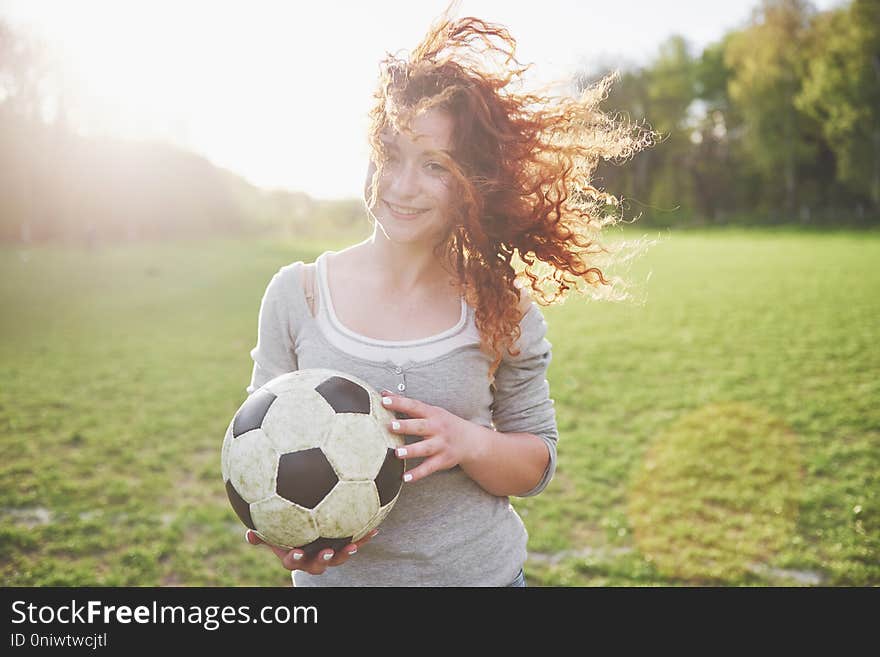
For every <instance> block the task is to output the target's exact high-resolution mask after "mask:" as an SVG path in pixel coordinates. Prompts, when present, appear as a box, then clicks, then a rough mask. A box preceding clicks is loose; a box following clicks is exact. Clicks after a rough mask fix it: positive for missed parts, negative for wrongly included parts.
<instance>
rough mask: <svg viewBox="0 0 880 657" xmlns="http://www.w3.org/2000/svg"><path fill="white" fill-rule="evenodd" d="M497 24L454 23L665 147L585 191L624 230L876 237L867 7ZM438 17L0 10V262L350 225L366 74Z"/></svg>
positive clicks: (873, 57) (479, 10)
mask: <svg viewBox="0 0 880 657" xmlns="http://www.w3.org/2000/svg"><path fill="white" fill-rule="evenodd" d="M509 4H511V3H503V2H478V1H474V2H463V3H462V4H461V7H460V15H465V14H472V15H477V16H487V17H491V20H495V21H497V22H501V23H503V24H505V25H507V26H508V27H509V28H510V30H511V32H512V33H513V35H514V37H515V38H517V39H518V41H519V43H520V47H519V50H518V56H519V58H520V60H521V61H523V62H524V63H530V62H532V63H534V67H533V68H532V69H531V70H530V72H529V77H528V82H530V83H535V84H538V83H542V84H543V83H547V84H549V83H552V82H558V83H559V84H558V87H557V91H560V92H564V91H566V90H568V91H569V92H572V91H574V90H576V88H578V87H579V86H583V85H585V84H589V83H590V82H595V81H597V80H598V79H600V78H601V77H602V76H603V75H604V74H607V73H609V72H611V71H618V72H619V73H620V80H619V81H618V82H617V84H615V85H614V88H613V91H612V94H611V96H610V98H609V99H608V101H607V103H606V109H608V110H612V111H619V112H623V113H625V114H627V115H629V116H630V117H632V118H633V120H637V121H641V120H645V121H647V122H649V123H650V124H651V125H652V126H653V127H654V128H655V129H656V130H658V131H660V132H661V133H663V134H664V135H665V136H666V139H665V141H664V142H663V143H662V144H661V146H660V147H658V148H654V149H652V150H651V151H650V152H646V153H644V154H643V155H642V156H641V157H639V158H638V159H637V160H636V161H635V162H634V163H633V165H632V166H626V167H603V169H602V170H601V171H600V172H598V174H597V182H598V183H599V184H602V185H604V186H605V187H606V188H607V189H608V190H613V191H614V192H615V193H617V194H620V195H621V196H623V197H625V198H626V199H627V200H628V203H629V208H630V209H631V211H632V213H633V214H640V215H641V216H642V219H641V221H642V225H646V226H664V227H666V226H675V227H679V228H681V227H685V226H699V225H720V224H732V223H736V224H783V223H785V224H789V223H795V224H799V225H806V226H834V225H840V224H847V225H862V226H869V225H876V223H877V221H878V216H880V211H878V207H880V117H878V113H880V97H878V88H880V87H878V79H880V77H878V76H880V63H878V61H877V43H878V38H880V37H878V34H877V31H878V29H880V28H878V27H877V24H878V20H877V17H878V15H877V8H876V4H877V3H876V2H874V1H872V0H867V1H863V2H852V3H843V2H836V3H833V2H831V1H830V0H823V1H822V2H819V3H811V2H806V1H804V2H800V1H798V2H795V1H790V2H769V3H764V4H755V3H752V2H749V1H740V2H727V3H703V4H700V3H696V2H684V1H679V2H670V3H664V10H663V12H661V13H660V14H655V13H654V12H653V11H652V12H648V11H647V10H646V5H644V4H643V3H639V2H632V1H631V0H630V1H623V2H619V3H615V7H614V8H613V10H612V9H610V8H608V7H607V6H606V5H604V4H603V3H598V2H550V3H549V4H548V5H547V7H546V11H542V12H540V13H533V12H531V11H530V10H528V9H523V8H511V7H509V6H508V5H509ZM319 5H320V6H319ZM438 7H440V8H441V10H442V8H443V5H442V4H441V3H436V2H435V3H419V5H418V6H417V7H415V8H414V7H412V6H408V7H407V8H406V10H404V5H403V4H402V3H394V2H383V3H379V4H377V5H370V7H369V9H368V8H367V7H365V6H363V5H361V4H359V3H354V2H352V3H344V2H343V3H327V4H324V3H315V4H310V3H255V4H247V6H246V7H245V5H239V4H237V3H222V4H221V5H217V4H216V3H214V4H208V3H198V2H194V3H186V5H185V6H181V5H180V4H179V3H162V2H158V3H149V4H144V3H136V2H128V3H113V2H78V3H62V2H46V1H42V2H41V1H39V0H37V1H21V2H15V1H12V0H4V1H3V2H0V48H2V50H0V144H2V148H0V157H2V158H3V160H2V162H0V172H2V174H0V203H2V206H0V221H2V224H0V231H2V232H0V239H3V240H4V241H7V242H8V241H16V240H17V241H22V242H29V241H35V242H44V241H47V240H48V241H55V240H67V241H70V240H82V239H86V238H88V239H94V240H119V239H138V238H141V237H143V238H173V237H177V236H182V235H190V236H194V235H199V234H202V233H204V232H205V231H210V232H211V233H212V234H217V233H225V234H229V235H236V234H241V233H253V232H259V231H267V230H279V229H280V230H286V231H293V232H297V233H299V232H300V231H301V230H304V229H309V230H313V229H319V228H320V229H327V230H336V229H338V228H339V227H340V226H344V225H347V224H352V223H360V222H362V221H363V213H362V211H361V210H360V208H359V205H358V201H357V198H358V194H359V190H360V189H361V186H362V184H363V176H364V171H365V162H366V159H367V154H368V150H367V145H366V137H365V134H366V126H367V123H366V114H367V112H368V110H369V107H370V102H371V93H372V89H373V87H372V85H373V84H374V83H375V77H376V72H377V71H378V61H379V60H380V59H381V57H382V56H383V55H384V53H385V52H386V51H392V52H393V51H396V50H398V49H406V48H411V47H413V46H414V45H415V43H416V42H417V40H418V38H419V35H420V34H421V33H422V32H423V28H424V26H426V25H428V24H429V22H430V21H431V20H432V19H433V18H434V17H435V16H436V15H437V14H438V13H439V12H438V11H437V8H438ZM566 85H567V86H566Z"/></svg>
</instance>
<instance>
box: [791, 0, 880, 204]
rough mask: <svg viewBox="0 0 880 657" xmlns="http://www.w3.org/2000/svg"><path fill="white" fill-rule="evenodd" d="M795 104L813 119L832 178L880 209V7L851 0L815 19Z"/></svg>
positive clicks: (870, 1)
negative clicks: (829, 155) (828, 154)
mask: <svg viewBox="0 0 880 657" xmlns="http://www.w3.org/2000/svg"><path fill="white" fill-rule="evenodd" d="M809 52H810V57H809V63H808V65H807V69H806V74H805V77H804V83H803V87H802V89H801V91H800V93H799V94H798V95H797V97H796V98H795V104H796V106H797V107H798V108H799V109H800V110H802V111H803V112H804V113H806V114H807V115H809V116H810V117H812V118H813V119H815V120H816V122H817V123H818V125H819V126H820V130H821V132H822V135H823V136H824V137H825V139H826V141H827V143H828V144H829V147H830V148H831V150H832V151H833V153H834V155H835V157H836V164H837V170H836V178H837V180H839V181H840V182H842V183H843V184H845V185H846V186H847V187H849V188H850V190H851V191H852V192H854V193H856V194H858V195H860V196H862V197H863V198H865V199H870V202H871V203H872V204H873V207H874V209H875V210H876V209H878V208H880V3H878V2H877V0H854V1H853V2H852V3H851V4H850V5H849V7H846V8H841V9H838V10H836V11H833V12H827V13H825V14H821V15H819V16H818V17H817V20H816V22H815V25H814V35H813V38H812V39H811V41H810V48H809Z"/></svg>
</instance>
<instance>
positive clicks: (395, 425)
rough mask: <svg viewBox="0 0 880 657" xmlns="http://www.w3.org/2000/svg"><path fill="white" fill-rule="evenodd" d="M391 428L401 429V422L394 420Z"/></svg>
mask: <svg viewBox="0 0 880 657" xmlns="http://www.w3.org/2000/svg"><path fill="white" fill-rule="evenodd" d="M391 428H392V429H394V430H395V431H397V430H398V429H400V422H392V423H391Z"/></svg>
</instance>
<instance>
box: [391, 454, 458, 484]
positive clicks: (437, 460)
mask: <svg viewBox="0 0 880 657" xmlns="http://www.w3.org/2000/svg"><path fill="white" fill-rule="evenodd" d="M449 467H450V466H449V465H447V464H446V461H445V460H444V459H443V458H441V457H440V456H439V455H438V456H433V457H431V458H428V459H425V460H424V461H422V462H421V463H419V465H417V466H416V467H415V468H413V469H412V470H407V471H406V472H404V473H403V481H404V483H408V484H412V483H414V482H416V481H418V480H419V479H424V478H425V477H427V476H428V475H429V474H431V473H433V472H437V471H438V470H446V469H447V468H449Z"/></svg>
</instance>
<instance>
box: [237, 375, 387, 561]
mask: <svg viewBox="0 0 880 657" xmlns="http://www.w3.org/2000/svg"><path fill="white" fill-rule="evenodd" d="M393 419H394V414H393V413H392V412H391V411H389V410H388V409H386V408H384V407H383V406H382V403H381V397H380V395H379V393H378V392H376V391H375V390H374V389H373V388H372V387H370V385H369V384H367V383H365V382H364V381H363V380H361V379H359V378H357V377H354V376H351V375H349V374H343V373H341V372H337V371H334V370H328V369H303V370H298V371H296V372H290V373H288V374H282V375H281V376H279V377H276V378H274V379H272V380H271V381H269V382H268V383H266V384H265V385H264V386H262V387H261V388H259V389H257V390H255V391H254V393H253V394H252V395H251V396H250V397H248V398H247V400H245V402H244V403H243V404H242V405H241V407H240V408H239V409H238V411H237V412H236V413H235V415H234V416H233V418H232V421H231V422H230V423H229V428H228V429H227V430H226V436H225V438H224V439H223V448H222V451H221V454H220V463H221V470H222V474H223V481H224V483H225V484H226V494H227V495H228V497H229V501H230V502H231V503H232V508H233V509H234V510H235V512H236V514H238V517H239V518H240V519H241V521H242V522H243V523H244V524H245V525H246V526H247V527H249V528H250V529H252V530H254V531H255V532H256V534H257V536H259V537H260V538H261V539H263V540H264V541H266V542H267V543H271V544H272V545H276V546H278V547H281V548H284V549H292V548H300V549H302V550H303V551H304V552H305V553H306V554H307V555H309V556H311V555H314V554H315V553H317V552H318V551H320V550H323V549H325V548H331V549H333V550H334V551H335V550H340V549H342V548H343V547H344V546H346V545H348V544H349V543H352V542H354V541H358V540H360V539H361V538H363V537H364V536H365V535H366V534H367V533H368V532H369V531H371V530H372V529H374V528H375V527H376V526H377V525H379V523H381V522H382V521H383V520H384V519H385V517H386V516H387V515H388V513H389V512H390V511H391V508H392V507H393V506H394V503H395V502H396V501H397V498H398V496H399V495H400V488H401V477H402V475H403V470H404V462H403V461H402V460H401V459H399V458H397V456H396V454H395V449H396V448H398V447H401V446H403V444H404V439H403V436H398V435H396V434H394V433H391V431H390V430H389V429H388V424H389V423H390V422H391V420H393Z"/></svg>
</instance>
